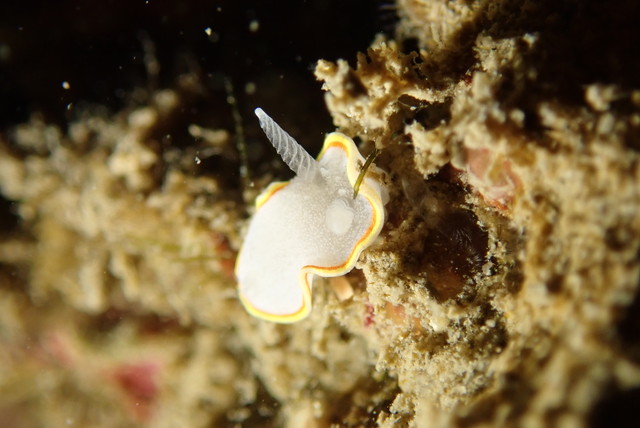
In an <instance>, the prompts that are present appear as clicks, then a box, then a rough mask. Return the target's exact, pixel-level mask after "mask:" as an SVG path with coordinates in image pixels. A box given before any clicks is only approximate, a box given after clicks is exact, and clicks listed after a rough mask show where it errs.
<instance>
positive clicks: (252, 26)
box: [249, 19, 260, 33]
mask: <svg viewBox="0 0 640 428" xmlns="http://www.w3.org/2000/svg"><path fill="white" fill-rule="evenodd" d="M259 29H260V22H259V21H258V20H257V19H254V20H253V21H251V22H250V23H249V31H251V32H252V33H255V32H256V31H258V30H259Z"/></svg>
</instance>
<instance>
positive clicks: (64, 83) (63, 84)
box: [62, 80, 71, 89]
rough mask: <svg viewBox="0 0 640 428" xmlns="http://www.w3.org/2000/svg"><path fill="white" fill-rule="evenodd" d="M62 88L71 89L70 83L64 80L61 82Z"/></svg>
mask: <svg viewBox="0 0 640 428" xmlns="http://www.w3.org/2000/svg"><path fill="white" fill-rule="evenodd" d="M62 89H71V85H70V84H69V82H67V81H66V80H65V81H64V82H62Z"/></svg>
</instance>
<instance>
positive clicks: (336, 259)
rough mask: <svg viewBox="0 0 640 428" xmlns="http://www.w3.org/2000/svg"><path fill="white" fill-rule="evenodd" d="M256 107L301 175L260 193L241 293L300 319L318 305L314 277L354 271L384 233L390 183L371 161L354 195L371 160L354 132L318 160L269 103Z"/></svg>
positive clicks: (276, 315)
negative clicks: (271, 114) (386, 183)
mask: <svg viewBox="0 0 640 428" xmlns="http://www.w3.org/2000/svg"><path fill="white" fill-rule="evenodd" d="M255 113H256V116H258V119H259V121H260V126H261V127H262V130H263V131H264V132H265V134H266V135H267V137H268V138H269V140H270V141H271V144H273V146H274V147H275V149H276V151H277V152H278V154H280V156H281V157H282V159H283V160H284V162H285V163H286V164H287V165H288V166H289V168H291V169H292V170H293V171H294V172H295V173H296V176H295V177H294V178H293V179H292V180H291V181H289V182H277V183H272V184H271V185H270V186H269V187H267V189H266V190H265V191H264V192H263V193H262V194H261V195H260V196H259V197H258V198H257V199H256V213H255V215H254V216H253V218H252V219H251V222H250V224H249V229H248V231H247V235H246V237H245V240H244V243H243V245H242V248H241V250H240V253H239V254H238V259H237V261H236V268H235V273H236V277H237V280H238V292H239V295H240V300H241V301H242V303H243V305H244V307H245V308H246V309H247V311H248V312H249V313H250V314H252V315H254V316H256V317H259V318H262V319H266V320H269V321H274V322H280V323H292V322H296V321H299V320H301V319H303V318H305V317H306V316H307V315H308V314H309V312H310V311H311V290H312V285H313V278H314V276H315V275H319V276H323V277H331V276H339V275H343V274H345V273H347V272H349V271H350V270H351V269H353V267H354V265H355V263H356V260H357V259H358V257H359V256H360V253H361V252H362V250H364V249H365V248H367V247H368V246H369V245H371V243H372V242H373V241H374V240H375V238H376V237H377V236H378V234H379V233H380V230H381V229H382V224H383V222H384V204H383V194H384V188H383V187H382V184H381V183H380V180H379V174H378V177H376V174H375V173H374V172H373V171H374V170H375V168H370V169H369V170H367V171H365V175H364V179H362V182H361V183H360V187H359V189H358V192H357V195H356V196H355V197H354V184H355V182H356V180H357V179H358V176H359V175H360V173H361V169H362V168H363V166H364V163H365V160H364V158H363V157H362V155H361V154H360V152H359V151H358V149H357V147H356V145H355V143H354V142H353V140H352V139H351V138H349V137H347V136H346V135H344V134H341V133H338V132H334V133H331V134H329V135H327V137H326V139H325V141H324V146H323V148H322V151H321V152H320V154H319V155H318V159H317V160H316V159H314V158H313V157H311V155H309V153H307V151H306V150H305V149H304V148H303V147H302V146H301V145H300V144H298V143H297V142H296V141H295V140H294V139H293V138H292V137H291V136H290V135H289V134H287V133H286V132H285V131H284V130H283V129H282V128H280V127H279V126H278V124H276V123H275V122H274V121H273V119H271V118H270V117H269V116H267V114H266V113H265V112H264V111H263V110H262V109H260V108H257V109H256V110H255Z"/></svg>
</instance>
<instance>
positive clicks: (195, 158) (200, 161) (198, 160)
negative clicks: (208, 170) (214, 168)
mask: <svg viewBox="0 0 640 428" xmlns="http://www.w3.org/2000/svg"><path fill="white" fill-rule="evenodd" d="M193 160H194V161H195V163H196V165H200V164H201V163H202V160H201V159H200V158H199V157H198V156H195V157H194V158H193Z"/></svg>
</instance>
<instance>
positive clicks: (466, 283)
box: [0, 0, 640, 427]
mask: <svg viewBox="0 0 640 428" xmlns="http://www.w3.org/2000/svg"><path fill="white" fill-rule="evenodd" d="M397 12H398V15H399V19H400V20H399V22H398V27H397V33H396V38H395V39H389V38H386V37H383V36H380V37H378V38H377V39H376V40H375V41H374V42H373V45H372V46H371V48H370V49H369V50H368V51H367V52H363V53H359V54H357V61H356V63H355V66H350V65H349V63H348V62H347V61H346V60H347V59H345V60H338V61H325V60H320V61H319V62H318V64H317V66H316V69H315V74H316V77H317V78H318V79H319V80H320V81H322V82H323V89H324V90H325V91H326V103H327V106H328V109H329V111H330V113H331V115H332V117H333V119H334V122H335V125H336V126H337V128H338V129H339V130H340V131H341V132H344V133H345V134H348V135H350V136H353V137H357V138H358V139H359V140H358V141H360V147H361V150H362V151H363V153H364V154H365V155H366V154H367V152H371V151H372V150H373V149H374V148H375V149H377V150H379V151H380V154H379V156H378V157H377V159H376V164H377V166H378V167H380V168H381V169H383V170H385V171H386V172H387V177H386V179H385V185H386V187H387V189H388V191H389V197H390V200H389V202H388V204H387V205H386V211H387V221H386V223H385V226H384V228H383V230H382V233H381V235H380V238H379V239H378V241H377V242H376V243H375V244H374V245H372V246H371V247H369V248H368V249H367V250H366V251H364V252H363V254H362V256H361V257H360V260H359V261H358V264H357V269H355V270H354V271H352V272H351V273H349V274H348V275H346V276H345V277H343V278H332V279H330V280H319V281H317V282H316V284H315V290H314V310H313V311H312V313H311V315H310V316H309V318H308V319H306V320H304V321H302V322H300V323H297V324H293V325H274V324H271V323H268V322H264V321H260V320H257V319H253V318H251V317H250V316H249V315H248V314H247V313H245V311H244V310H243V309H242V307H241V305H240V304H239V303H238V301H237V298H236V290H235V280H234V278H233V270H232V269H233V263H234V259H235V254H236V251H237V250H238V248H239V247H240V245H241V242H242V236H243V233H244V230H245V228H246V224H247V217H248V215H247V214H248V213H249V212H251V210H252V208H251V204H250V202H249V203H247V201H251V200H252V199H253V198H254V197H255V196H256V194H257V192H258V190H259V189H260V188H263V187H264V186H265V185H266V184H267V183H268V181H269V180H270V179H271V176H270V174H269V173H268V172H265V171H267V170H268V168H259V169H257V170H256V171H254V172H255V173H256V174H254V177H253V178H254V182H255V187H245V188H243V187H242V186H241V183H240V181H241V180H240V179H239V177H238V174H237V171H238V169H239V161H238V156H237V154H236V151H235V145H234V142H233V141H234V136H233V135H232V133H231V132H230V131H226V130H222V129H218V130H209V129H205V128H203V127H201V126H199V125H198V124H193V123H185V119H184V118H183V117H182V116H181V109H182V108H183V105H184V104H185V103H188V102H189V101H188V100H192V99H193V98H195V97H201V96H202V94H201V93H199V92H198V90H197V88H196V86H197V85H196V84H194V83H193V80H194V79H195V80H197V79H196V78H195V77H193V76H191V77H190V78H185V79H183V81H182V83H181V84H180V85H178V86H177V87H176V88H175V89H171V90H157V91H154V92H153V93H152V95H151V96H150V97H149V99H148V102H147V103H146V105H144V106H139V107H136V108H131V109H126V110H124V111H122V112H120V113H117V114H108V113H105V112H104V111H101V110H100V109H93V110H92V109H87V110H86V111H85V112H84V113H83V114H81V115H80V116H79V117H78V118H77V119H75V120H74V121H72V122H71V123H70V124H69V126H68V128H67V130H65V131H62V130H61V129H60V128H59V127H58V126H55V125H52V124H48V123H46V121H44V120H43V119H42V118H40V117H38V116H37V115H34V116H33V117H32V119H31V120H30V121H29V122H27V123H24V124H22V125H19V126H17V127H15V129H13V130H11V132H9V133H6V134H3V135H2V136H0V190H1V192H2V194H3V195H4V198H6V200H8V201H13V202H12V204H13V206H14V207H15V211H16V213H17V216H18V219H19V221H18V224H17V225H16V226H15V227H14V228H13V229H12V230H11V232H3V235H2V240H1V241H0V279H1V281H0V295H1V297H0V306H1V308H2V309H1V310H0V344H1V349H2V350H1V351H0V362H1V364H0V367H2V369H1V370H0V424H2V425H7V424H8V425H7V426H18V427H31V426H41V425H43V424H45V425H48V426H65V425H75V426H131V424H132V423H133V424H145V425H148V426H154V427H155V426H157V427H162V426H212V425H213V426H232V425H234V424H238V425H242V426H288V427H300V426H307V427H313V426H318V427H320V426H376V425H379V426H388V427H390V426H442V427H445V426H446V427H448V426H532V427H534V426H539V427H544V426H576V427H579V426H602V425H604V424H606V423H607V422H608V421H615V422H617V423H623V422H625V421H626V420H625V415H627V414H630V413H631V412H632V410H633V403H634V402H635V401H637V397H638V391H639V390H640V366H639V365H640V341H639V337H640V336H639V332H640V328H639V325H640V321H639V318H638V308H639V307H640V303H639V302H640V297H639V296H640V292H639V290H638V286H639V283H638V278H639V275H640V263H639V260H638V254H640V215H639V214H638V213H639V210H640V185H639V183H640V162H639V161H640V159H639V148H640V146H639V143H638V141H639V138H640V82H639V79H640V77H639V76H640V73H638V70H640V67H639V65H640V59H638V58H634V57H632V56H631V55H630V54H629V52H631V51H632V50H633V49H634V47H637V43H638V41H639V40H640V34H639V32H638V31H637V29H635V21H634V19H633V17H634V16H638V14H637V12H638V6H637V5H635V3H633V2H631V1H626V2H624V1H623V2H620V4H609V3H607V4H604V3H602V4H601V3H598V2H579V1H577V0H576V1H569V0H567V1H564V2H552V1H541V2H536V1H524V2H516V1H513V0H502V1H497V2H496V1H489V0H486V1H478V2H468V1H462V0H454V1H445V0H431V1H427V0H398V2H397ZM603 18H606V19H603ZM348 59H351V58H348ZM327 131H329V130H327ZM180 132H182V133H184V134H186V133H189V134H190V135H191V137H192V138H193V139H194V140H195V141H197V143H194V144H193V145H185V146H180V145H175V144H173V145H172V144H171V141H165V140H164V138H165V136H166V135H170V134H171V133H180ZM257 157H258V158H259V156H257ZM203 159H205V160H206V161H207V162H205V164H207V165H209V166H210V165H214V166H215V170H214V171H215V172H214V173H213V174H211V173H208V172H207V171H206V170H205V169H204V167H202V168H201V167H199V165H200V164H201V162H202V160H203ZM252 162H253V165H255V164H256V159H253V160H252ZM96 385H99V387H98V388H96V387H95V386H96Z"/></svg>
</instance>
